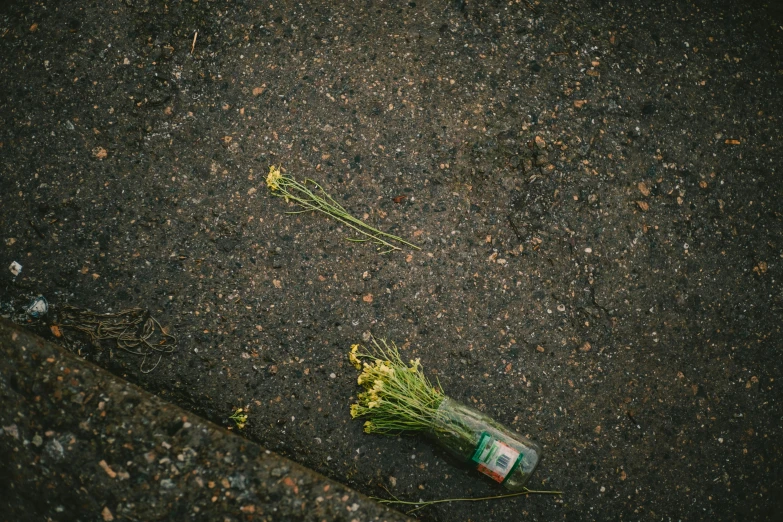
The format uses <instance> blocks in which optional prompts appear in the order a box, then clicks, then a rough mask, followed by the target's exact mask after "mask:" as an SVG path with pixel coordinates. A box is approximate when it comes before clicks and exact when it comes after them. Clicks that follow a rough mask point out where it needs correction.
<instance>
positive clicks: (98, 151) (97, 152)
mask: <svg viewBox="0 0 783 522" xmlns="http://www.w3.org/2000/svg"><path fill="white" fill-rule="evenodd" d="M92 155H93V156H95V157H96V158H98V159H104V158H105V157H106V156H108V155H109V152H108V151H107V150H106V149H104V148H103V147H95V148H94V149H92Z"/></svg>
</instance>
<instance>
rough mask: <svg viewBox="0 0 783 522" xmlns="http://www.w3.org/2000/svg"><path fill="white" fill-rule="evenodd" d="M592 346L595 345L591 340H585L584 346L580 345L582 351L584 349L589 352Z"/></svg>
mask: <svg viewBox="0 0 783 522" xmlns="http://www.w3.org/2000/svg"><path fill="white" fill-rule="evenodd" d="M592 347H593V346H592V345H591V344H590V342H589V341H585V342H584V343H583V344H582V346H580V347H579V349H580V350H581V351H583V352H589V351H590V348H592Z"/></svg>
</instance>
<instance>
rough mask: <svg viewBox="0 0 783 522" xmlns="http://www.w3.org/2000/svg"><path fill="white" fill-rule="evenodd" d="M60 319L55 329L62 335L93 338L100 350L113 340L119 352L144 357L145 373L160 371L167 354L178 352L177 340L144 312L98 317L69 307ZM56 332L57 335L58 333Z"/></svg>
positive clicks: (89, 311) (110, 314) (98, 315)
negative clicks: (149, 362)
mask: <svg viewBox="0 0 783 522" xmlns="http://www.w3.org/2000/svg"><path fill="white" fill-rule="evenodd" d="M57 317H58V321H57V323H56V324H55V326H56V327H58V329H57V331H58V332H59V331H60V328H71V329H74V330H78V331H80V332H83V333H86V334H87V335H89V336H90V339H91V340H92V342H93V344H94V345H96V346H98V347H100V343H99V341H102V340H106V339H111V340H114V341H115V342H116V344H117V348H120V349H122V350H125V351H126V352H128V353H132V354H134V355H140V356H142V361H141V365H140V369H141V372H142V373H150V372H151V371H153V370H154V369H155V368H157V367H158V364H160V361H161V358H162V357H163V354H169V353H172V352H174V348H175V347H176V346H177V342H178V340H177V337H176V336H174V335H171V334H170V333H168V331H167V329H166V328H163V327H162V326H161V325H160V323H159V322H158V321H157V320H156V319H155V318H154V317H152V316H151V315H150V314H149V311H147V310H145V309H142V308H131V309H129V310H122V311H120V312H117V313H106V314H98V313H96V312H93V311H91V310H85V309H81V308H76V307H74V306H70V305H65V306H63V307H61V308H60V309H59V311H58V314H57ZM156 327H157V329H156ZM52 332H53V333H54V330H52ZM55 335H57V334H56V333H55ZM154 338H157V340H156V341H155V340H154ZM155 354H157V355H158V359H157V361H156V362H155V364H154V365H153V366H152V367H151V368H148V369H146V368H145V366H146V363H147V358H148V357H150V356H154V355H155Z"/></svg>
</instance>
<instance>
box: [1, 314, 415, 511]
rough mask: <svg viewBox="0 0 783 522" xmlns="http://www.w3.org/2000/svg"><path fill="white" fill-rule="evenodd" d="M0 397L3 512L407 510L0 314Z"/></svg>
mask: <svg viewBox="0 0 783 522" xmlns="http://www.w3.org/2000/svg"><path fill="white" fill-rule="evenodd" d="M0 405H1V406H0V462H2V466H0V491H3V492H4V493H3V494H2V495H0V498H2V500H0V513H2V514H0V520H8V521H24V520H39V521H40V520H52V521H59V520H62V521H72V520H103V521H110V520H131V521H135V520H138V521H142V520H174V519H176V520H186V519H187V520H226V521H233V520H252V521H256V520H313V521H315V520H318V521H321V520H327V521H332V520H345V521H353V520H357V521H368V520H378V521H381V520H384V521H402V520H408V519H407V518H406V517H405V516H403V515H401V514H400V513H398V512H396V511H393V510H390V509H388V508H386V507H384V506H382V505H380V504H377V503H375V502H373V501H372V500H370V499H368V498H367V497H365V496H363V495H361V494H359V493H357V492H355V491H353V490H351V489H349V488H348V487H346V486H343V485H341V484H339V483H337V482H334V481H332V480H330V479H328V478H326V477H324V476H322V475H319V474H318V473H315V472H313V471H312V470H309V469H307V468H305V467H303V466H300V465H298V464H296V463H294V462H292V461H290V460H288V459H285V458H283V457H281V456H279V455H276V454H274V453H272V452H270V451H268V450H265V449H264V448H262V447H260V446H259V445H257V444H255V443H253V442H250V441H248V440H246V439H243V438H242V437H240V436H238V435H235V434H233V433H230V432H228V431H226V430H225V429H223V428H221V427H219V426H217V425H215V424H213V423H211V422H208V421H206V420H204V419H202V418H200V417H197V416H195V415H193V414H191V413H189V412H187V411H185V410H183V409H181V408H179V407H177V406H175V405H173V404H170V403H167V402H165V401H163V400H161V399H159V398H158V397H156V396H154V395H151V394H149V393H147V392H145V391H144V390H142V389H140V388H139V387H137V386H134V385H132V384H130V383H128V382H126V381H123V380H122V379H120V378H118V377H116V376H114V375H112V374H110V373H108V372H106V371H105V370H103V369H101V368H99V367H97V366H95V365H93V364H91V363H89V362H87V361H84V360H82V359H79V358H78V357H76V356H74V355H72V354H71V353H69V352H67V351H66V350H64V349H63V348H61V347H59V346H56V345H54V344H52V343H49V342H47V341H44V340H43V339H41V338H40V337H38V336H36V335H33V334H31V333H30V332H28V331H26V330H24V329H23V328H21V327H18V326H16V325H13V324H11V323H9V322H7V321H2V320H0Z"/></svg>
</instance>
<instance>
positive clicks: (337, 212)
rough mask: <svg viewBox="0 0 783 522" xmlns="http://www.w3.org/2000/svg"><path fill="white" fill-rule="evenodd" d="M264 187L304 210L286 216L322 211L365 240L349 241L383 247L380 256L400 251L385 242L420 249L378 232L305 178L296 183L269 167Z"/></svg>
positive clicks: (274, 168)
mask: <svg viewBox="0 0 783 522" xmlns="http://www.w3.org/2000/svg"><path fill="white" fill-rule="evenodd" d="M308 184H309V185H312V186H313V190H310V188H309V187H308ZM266 186H267V187H269V192H270V193H271V194H272V195H273V196H277V197H281V198H284V199H285V200H286V201H293V202H295V203H297V204H298V205H299V206H301V207H303V210H299V211H296V212H289V214H299V213H302V212H309V211H311V210H315V211H318V212H322V213H324V214H326V215H328V216H330V217H332V218H334V219H336V220H337V221H339V222H340V223H342V224H343V225H345V226H347V227H349V228H352V229H353V230H354V231H356V232H358V233H359V234H361V235H363V236H365V237H364V238H358V239H357V238H349V241H357V242H363V241H371V242H373V243H375V244H377V245H379V248H383V249H384V250H383V253H387V252H391V251H392V250H400V247H398V246H397V245H394V244H392V243H390V242H389V241H387V240H391V241H397V242H399V243H403V244H405V245H408V246H409V247H413V248H415V249H416V250H421V249H420V248H419V247H417V246H416V245H414V244H412V243H408V242H407V241H405V240H404V239H402V238H401V237H398V236H395V235H392V234H387V233H386V232H381V231H380V230H378V229H377V228H373V227H371V226H370V225H368V224H367V223H365V222H364V221H362V220H361V219H359V218H356V217H353V216H352V215H351V214H349V213H348V211H347V210H345V208H343V206H342V205H340V204H339V203H338V202H337V201H335V200H334V198H332V196H330V195H329V194H327V193H326V191H325V190H324V189H323V188H322V187H321V185H319V184H318V183H316V182H315V181H313V180H311V179H305V180H304V182H303V183H299V182H298V181H296V180H295V179H294V178H291V177H288V176H284V175H283V174H282V173H281V172H280V168H278V167H275V166H274V165H272V166H271V167H269V174H268V175H267V177H266Z"/></svg>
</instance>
